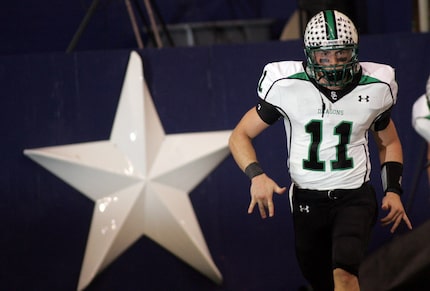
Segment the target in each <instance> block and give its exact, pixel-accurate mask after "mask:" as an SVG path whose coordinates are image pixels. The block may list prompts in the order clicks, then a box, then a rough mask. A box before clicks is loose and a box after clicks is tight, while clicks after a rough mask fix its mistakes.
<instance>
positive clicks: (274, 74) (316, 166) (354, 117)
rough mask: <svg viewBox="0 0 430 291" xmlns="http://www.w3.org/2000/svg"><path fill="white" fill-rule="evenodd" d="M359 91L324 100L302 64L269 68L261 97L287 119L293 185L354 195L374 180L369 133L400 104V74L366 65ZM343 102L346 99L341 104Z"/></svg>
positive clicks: (333, 93) (262, 80)
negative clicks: (398, 80)
mask: <svg viewBox="0 0 430 291" xmlns="http://www.w3.org/2000/svg"><path fill="white" fill-rule="evenodd" d="M360 65H361V68H362V76H361V79H360V81H359V83H358V85H357V86H355V87H351V89H350V90H349V91H345V92H344V93H343V96H337V94H338V92H337V91H331V92H329V91H330V90H327V92H328V93H327V94H328V96H329V97H328V96H326V95H324V94H323V93H322V92H321V91H320V90H319V89H318V88H317V87H316V86H315V85H314V84H313V83H312V82H311V81H310V79H309V77H308V76H307V74H306V73H305V71H304V68H303V64H302V62H298V61H283V62H275V63H269V64H267V65H266V66H265V67H264V70H263V75H262V76H261V78H260V81H259V83H258V89H257V91H258V95H259V97H260V98H261V99H263V100H265V101H266V102H268V103H270V104H272V105H274V106H275V107H276V108H277V110H278V111H279V112H280V113H281V114H282V116H283V117H284V125H285V131H286V138H287V147H288V161H287V165H288V168H289V172H290V176H291V180H292V182H293V183H295V184H296V185H297V186H298V187H300V188H305V189H314V190H331V189H354V188H358V187H360V186H361V185H362V184H363V183H364V182H365V181H368V180H369V179H370V170H371V163H370V156H369V147H368V130H369V129H370V128H371V127H372V126H373V124H374V122H375V121H376V120H377V119H378V118H379V117H380V116H381V114H382V113H384V112H386V111H387V110H389V109H390V108H391V107H392V106H393V105H394V104H395V102H396V96H397V83H396V81H395V77H394V76H395V74H394V69H393V68H392V67H390V66H388V65H383V64H376V63H370V62H362V63H360ZM339 97H340V98H339Z"/></svg>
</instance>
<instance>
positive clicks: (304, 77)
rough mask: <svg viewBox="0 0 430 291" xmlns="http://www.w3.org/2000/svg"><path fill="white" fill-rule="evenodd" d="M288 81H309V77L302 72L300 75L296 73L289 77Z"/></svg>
mask: <svg viewBox="0 0 430 291" xmlns="http://www.w3.org/2000/svg"><path fill="white" fill-rule="evenodd" d="M288 79H299V80H306V81H309V77H308V75H307V74H306V73H305V72H300V73H296V74H293V75H291V76H288Z"/></svg>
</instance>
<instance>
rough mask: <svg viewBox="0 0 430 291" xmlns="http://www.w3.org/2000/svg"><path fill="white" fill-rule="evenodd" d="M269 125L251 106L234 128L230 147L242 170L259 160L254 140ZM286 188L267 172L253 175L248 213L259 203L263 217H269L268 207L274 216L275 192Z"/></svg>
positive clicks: (281, 191)
mask: <svg viewBox="0 0 430 291" xmlns="http://www.w3.org/2000/svg"><path fill="white" fill-rule="evenodd" d="M268 127H269V125H268V124H267V123H265V122H264V121H263V120H262V119H261V118H260V116H259V115H258V113H257V110H256V109H255V108H251V109H250V110H249V111H248V112H247V113H246V114H245V115H244V116H243V117H242V119H241V120H240V121H239V123H238V124H237V126H236V127H235V128H234V130H233V132H232V134H231V136H230V139H229V147H230V151H231V153H232V155H233V158H234V160H235V161H236V163H237V165H238V166H239V168H240V169H241V170H242V171H244V172H245V169H246V168H247V167H248V166H249V165H250V164H252V163H254V162H258V159H257V154H256V152H255V148H254V146H253V144H252V140H253V139H254V138H255V137H256V136H257V135H259V134H260V133H261V132H262V131H264V130H265V129H266V128H268ZM285 190H286V188H285V187H282V188H281V187H280V186H278V184H276V183H275V182H274V181H273V180H272V179H271V178H270V177H268V176H267V175H266V174H265V173H262V174H259V175H257V176H255V177H252V178H251V189H250V194H251V202H250V204H249V207H248V213H252V212H253V210H254V207H255V205H258V209H259V211H260V216H261V218H266V217H267V213H266V208H267V209H268V211H269V216H270V217H272V216H273V215H274V214H275V207H274V205H273V193H277V194H282V193H284V192H285Z"/></svg>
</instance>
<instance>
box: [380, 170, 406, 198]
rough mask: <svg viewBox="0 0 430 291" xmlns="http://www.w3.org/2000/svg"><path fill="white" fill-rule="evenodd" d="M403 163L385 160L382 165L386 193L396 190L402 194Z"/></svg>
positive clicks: (395, 191) (383, 185)
mask: <svg viewBox="0 0 430 291" xmlns="http://www.w3.org/2000/svg"><path fill="white" fill-rule="evenodd" d="M402 172H403V165H402V164H401V163H399V162H385V163H383V164H382V166H381V178H382V187H383V189H384V193H387V192H394V193H396V194H399V195H402V193H403V189H402Z"/></svg>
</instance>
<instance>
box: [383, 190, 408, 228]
mask: <svg viewBox="0 0 430 291" xmlns="http://www.w3.org/2000/svg"><path fill="white" fill-rule="evenodd" d="M381 208H382V210H387V211H389V212H388V214H387V215H386V216H385V217H384V218H382V219H381V223H382V225H383V226H386V225H389V224H391V223H392V224H393V226H392V227H391V229H390V231H391V233H394V232H395V231H396V229H397V227H398V226H399V225H400V223H401V222H402V220H403V221H404V222H405V223H406V226H407V227H408V228H409V229H412V224H411V222H410V221H409V218H408V216H407V215H406V212H405V209H404V208H403V204H402V201H401V200H400V196H399V195H397V194H396V193H392V192H388V193H387V194H386V195H385V197H384V199H382V207H381Z"/></svg>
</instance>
